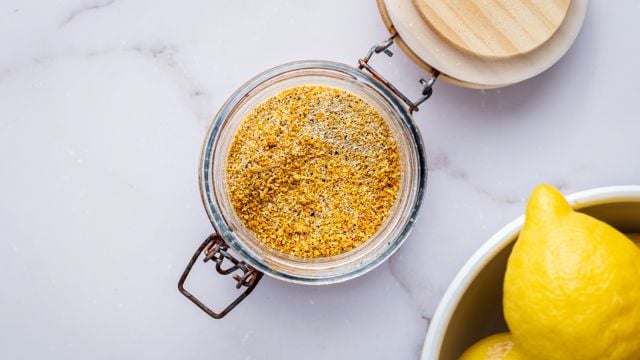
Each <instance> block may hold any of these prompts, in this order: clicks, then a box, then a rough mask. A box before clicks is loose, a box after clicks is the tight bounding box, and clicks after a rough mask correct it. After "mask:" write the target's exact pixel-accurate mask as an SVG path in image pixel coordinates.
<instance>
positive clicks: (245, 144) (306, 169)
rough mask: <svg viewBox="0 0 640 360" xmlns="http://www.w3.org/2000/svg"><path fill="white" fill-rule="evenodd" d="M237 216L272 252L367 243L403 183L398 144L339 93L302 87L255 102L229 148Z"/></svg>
mask: <svg viewBox="0 0 640 360" xmlns="http://www.w3.org/2000/svg"><path fill="white" fill-rule="evenodd" d="M226 183H227V187H228V190H229V196H230V199H231V203H232V205H233V207H234V210H235V212H236V214H237V215H238V216H239V217H240V219H241V220H242V222H243V223H244V225H245V226H247V228H248V229H249V230H250V231H252V232H253V233H254V234H255V235H256V237H257V238H258V239H259V240H260V241H262V242H263V243H264V244H266V245H267V246H269V247H271V248H274V249H277V250H279V251H282V252H284V253H288V254H291V255H295V256H301V257H306V258H313V257H326V256H333V255H338V254H341V253H344V252H346V251H349V250H351V249H353V248H354V247H356V246H358V245H360V244H363V243H364V242H366V241H367V240H368V239H369V238H370V237H371V235H373V234H374V233H375V232H376V231H377V230H378V229H379V228H380V227H381V225H382V224H383V222H384V220H385V218H386V217H387V216H388V214H389V211H390V209H391V208H392V206H393V204H394V203H395V200H396V197H397V194H398V189H399V186H400V185H399V184H400V156H399V154H398V146H397V144H396V142H395V140H394V137H393V135H392V133H391V130H390V129H389V127H388V125H387V123H386V122H385V120H384V119H383V118H382V116H381V115H380V114H379V113H378V112H377V111H376V110H375V109H374V108H373V107H372V106H371V105H369V104H368V103H367V102H365V101H364V100H362V99H360V98H359V97H357V96H355V95H353V94H351V93H349V92H347V91H344V90H340V89H335V88H329V87H324V86H315V85H313V86H298V87H293V88H290V89H287V90H284V91H282V92H280V93H279V94H277V95H275V96H273V97H270V98H268V99H267V100H265V101H264V102H262V103H261V104H259V105H258V106H256V107H255V108H254V109H253V110H252V111H251V112H250V113H249V114H248V115H247V117H246V118H245V119H244V120H243V122H242V123H241V124H240V126H239V128H238V130H237V132H236V134H235V136H234V138H233V141H232V144H231V147H230V149H229V155H228V158H227V164H226Z"/></svg>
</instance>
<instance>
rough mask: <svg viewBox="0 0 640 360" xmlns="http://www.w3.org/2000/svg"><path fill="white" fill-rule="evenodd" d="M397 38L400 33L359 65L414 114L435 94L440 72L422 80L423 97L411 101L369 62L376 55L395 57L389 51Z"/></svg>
mask: <svg viewBox="0 0 640 360" xmlns="http://www.w3.org/2000/svg"><path fill="white" fill-rule="evenodd" d="M396 36H398V33H395V32H394V33H393V34H392V35H391V37H390V38H388V39H387V40H385V41H383V42H382V43H380V44H378V45H374V46H372V47H371V49H369V52H368V53H367V55H366V56H365V57H363V58H361V59H358V64H359V68H360V70H363V69H365V70H367V71H368V72H369V73H370V74H371V75H372V76H373V77H374V78H376V79H377V80H378V81H380V82H382V83H383V84H384V85H385V86H386V87H388V88H389V90H391V91H392V92H393V93H394V94H396V95H397V96H398V97H399V98H400V99H402V101H404V102H405V104H407V106H409V113H413V112H416V111H418V110H419V108H418V107H419V106H420V104H422V103H423V102H425V101H426V100H427V99H429V98H430V97H431V95H432V94H433V84H434V83H435V82H436V80H437V79H438V76H439V75H440V72H439V71H437V70H434V73H433V74H432V75H431V78H430V79H429V80H425V79H422V78H421V79H420V84H421V85H422V97H421V98H420V99H418V100H417V101H415V102H414V101H412V100H411V99H409V98H408V97H407V96H406V95H404V94H403V93H402V92H401V91H400V90H398V89H397V88H396V87H395V86H394V85H393V84H392V83H391V82H389V80H387V79H386V78H385V77H384V76H382V75H381V74H380V73H379V72H378V71H376V70H375V69H374V68H373V67H372V66H371V65H369V60H371V57H373V55H375V54H380V53H384V54H386V55H387V56H389V57H392V56H393V52H391V50H389V47H391V45H393V40H394V39H395V37H396Z"/></svg>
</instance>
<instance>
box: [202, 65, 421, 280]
mask: <svg viewBox="0 0 640 360" xmlns="http://www.w3.org/2000/svg"><path fill="white" fill-rule="evenodd" d="M307 69H321V70H327V71H334V72H339V73H341V74H344V75H348V76H349V77H350V78H353V80H355V81H359V82H362V83H364V84H366V85H367V86H368V87H370V88H372V89H373V90H375V91H376V92H377V93H378V94H379V95H381V96H382V97H383V98H384V99H385V100H386V101H387V102H388V104H389V105H390V106H391V108H392V110H393V112H394V113H395V114H396V115H397V116H398V118H399V119H401V120H402V122H403V124H404V125H405V126H406V128H407V129H408V130H409V133H410V136H411V139H412V140H413V145H414V146H415V147H416V149H417V151H416V153H417V154H416V155H417V156H416V157H417V159H416V160H417V161H416V164H415V165H416V166H417V168H418V169H417V172H418V176H417V189H416V191H417V193H416V194H415V196H414V200H413V202H412V204H411V205H410V210H409V213H408V214H409V216H408V217H407V218H406V219H404V221H402V225H401V230H400V231H399V233H398V234H397V235H396V236H395V238H394V239H392V241H390V242H389V245H388V246H387V247H386V248H385V249H384V252H382V253H380V254H378V255H377V256H376V257H374V258H371V259H370V260H368V261H364V262H363V263H361V264H359V266H356V267H354V268H353V269H350V271H346V272H342V273H337V274H335V275H333V276H326V277H308V276H302V275H299V274H292V273H288V272H286V271H281V270H277V269H274V268H273V267H272V266H270V265H269V264H268V263H267V262H265V261H264V260H263V259H261V258H260V257H259V256H256V254H254V252H253V251H251V250H250V249H249V248H248V246H247V245H246V244H244V242H243V240H242V239H240V238H239V237H238V236H237V234H236V233H235V232H234V231H233V230H232V229H231V228H230V226H229V224H228V223H227V221H226V219H225V217H224V215H223V212H222V210H221V208H220V205H219V204H218V202H217V201H216V199H215V196H216V195H215V186H214V184H213V181H212V175H213V167H212V163H213V157H214V156H213V154H214V151H215V148H216V143H217V140H218V136H219V134H220V132H221V128H222V125H223V124H224V123H225V121H226V120H227V118H228V117H229V116H230V115H231V114H232V113H233V110H234V109H235V108H236V107H237V106H238V105H239V104H240V103H241V102H242V101H243V99H246V97H247V96H249V97H250V96H254V95H256V93H255V90H256V89H257V88H259V86H260V85H261V84H264V83H265V82H267V81H269V80H270V79H273V78H274V77H277V76H279V75H282V74H285V73H288V72H292V71H297V70H307ZM426 169H427V167H426V156H425V150H424V144H423V140H422V136H421V134H420V131H419V129H418V126H417V124H416V123H415V121H414V119H413V117H412V116H411V114H410V112H409V111H408V109H407V108H406V106H405V105H404V103H402V100H400V99H399V98H398V97H396V96H395V95H394V94H393V93H392V92H391V91H390V90H389V89H388V88H387V87H386V86H384V85H383V84H382V83H380V82H379V81H378V80H376V79H375V78H373V77H372V76H371V75H369V74H367V73H365V72H363V71H360V70H358V69H357V68H355V67H352V66H349V65H346V64H342V63H337V62H332V61H323V60H306V61H296V62H291V63H286V64H282V65H279V66H276V67H273V68H271V69H269V70H266V71H264V72H262V73H260V74H258V75H256V76H255V77H253V78H252V79H251V80H249V81H247V82H246V83H245V84H243V85H242V86H240V87H239V88H238V89H237V90H236V91H235V92H234V93H233V94H232V95H231V96H230V97H229V99H228V100H227V101H226V102H225V103H224V105H223V106H222V107H221V108H220V110H219V111H218V113H217V114H216V116H215V117H214V119H213V121H212V122H211V124H210V126H209V129H208V130H207V133H206V135H205V137H204V142H203V144H202V148H201V156H200V162H199V171H198V172H199V184H200V194H201V198H202V202H203V205H204V207H205V210H206V212H207V215H208V217H209V220H210V221H211V224H212V225H213V227H214V229H215V231H216V232H217V233H218V234H219V235H220V236H221V237H222V238H223V240H224V241H225V242H226V243H227V245H229V247H230V248H231V249H233V250H234V251H235V252H236V253H237V254H238V255H239V256H240V257H241V258H242V259H243V260H245V261H246V262H247V263H248V264H249V265H251V266H253V267H254V268H256V269H258V270H259V271H262V272H264V273H266V274H267V275H269V276H271V277H274V278H277V279H280V280H284V281H288V282H293V283H300V284H315V285H321V284H331V283H338V282H342V281H346V280H349V279H352V278H355V277H357V276H360V275H362V274H364V273H366V272H368V271H370V270H372V269H374V268H375V267H377V266H378V265H380V264H381V263H383V262H384V261H385V260H386V259H388V258H389V257H390V256H391V255H392V254H393V253H394V252H395V251H396V250H397V249H398V248H399V247H400V245H401V244H402V243H403V242H404V240H405V239H406V237H407V236H408V235H409V232H410V231H411V229H412V227H413V223H414V222H415V218H416V215H417V213H418V210H419V208H420V206H421V204H422V198H423V193H424V187H425V184H426V178H427V171H426Z"/></svg>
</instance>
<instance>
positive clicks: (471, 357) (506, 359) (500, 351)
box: [459, 333, 523, 360]
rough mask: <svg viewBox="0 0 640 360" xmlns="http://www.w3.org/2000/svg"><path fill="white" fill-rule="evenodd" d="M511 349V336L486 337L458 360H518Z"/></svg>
mask: <svg viewBox="0 0 640 360" xmlns="http://www.w3.org/2000/svg"><path fill="white" fill-rule="evenodd" d="M519 359H523V358H521V357H520V356H518V353H517V352H516V350H514V349H513V341H512V339H511V334H509V333H500V334H495V335H491V336H489V337H486V338H484V339H482V340H480V341H478V342H477V343H475V344H474V345H473V346H472V347H470V348H469V349H468V350H467V351H465V352H464V354H462V356H461V357H460V359H459V360H519Z"/></svg>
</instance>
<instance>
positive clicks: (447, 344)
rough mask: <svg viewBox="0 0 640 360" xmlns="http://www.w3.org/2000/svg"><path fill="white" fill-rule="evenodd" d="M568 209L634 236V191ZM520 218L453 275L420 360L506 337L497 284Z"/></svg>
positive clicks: (639, 204) (583, 195) (447, 358)
mask: <svg viewBox="0 0 640 360" xmlns="http://www.w3.org/2000/svg"><path fill="white" fill-rule="evenodd" d="M567 199H568V200H569V202H570V203H571V205H572V206H573V208H574V209H577V210H580V211H581V212H584V213H586V214H589V215H591V216H594V217H596V218H598V219H600V220H603V221H605V222H607V223H609V224H611V225H613V226H614V227H616V228H617V229H619V230H621V231H622V232H636V233H637V232H640V186H611V187H604V188H597V189H591V190H586V191H581V192H578V193H575V194H572V195H569V196H567ZM523 222H524V216H521V217H519V218H517V219H516V220H514V221H512V222H511V223H509V224H508V225H507V226H505V227H503V228H502V229H501V230H500V231H498V232H497V233H496V234H495V235H493V236H492V237H491V238H490V239H489V240H488V241H487V242H486V243H485V244H484V245H482V247H480V249H478V251H476V252H475V254H473V256H471V258H470V259H469V260H468V261H467V262H466V264H464V266H463V267H462V269H460V271H459V272H458V274H457V275H456V277H455V278H454V280H453V282H452V283H451V285H449V288H448V289H447V291H446V292H445V294H444V296H443V298H442V301H441V302H440V305H439V306H438V308H437V310H436V312H435V314H434V317H433V319H432V321H431V325H430V327H429V331H428V332H427V337H426V340H425V343H424V347H423V349H422V359H429V360H435V359H438V360H455V359H457V358H458V357H459V356H460V355H461V354H462V353H463V352H464V351H465V350H466V349H467V348H468V347H469V346H471V345H472V344H474V343H475V342H476V341H477V340H479V339H481V338H483V337H485V336H488V335H490V334H494V333H497V332H500V331H507V326H506V324H505V321H504V318H503V316H502V283H503V279H504V273H505V270H506V266H507V259H508V257H509V254H510V253H511V248H512V246H513V243H514V241H515V239H516V238H517V236H518V233H519V232H520V229H521V228H522V224H523Z"/></svg>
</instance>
